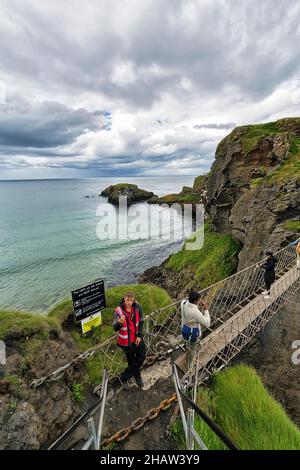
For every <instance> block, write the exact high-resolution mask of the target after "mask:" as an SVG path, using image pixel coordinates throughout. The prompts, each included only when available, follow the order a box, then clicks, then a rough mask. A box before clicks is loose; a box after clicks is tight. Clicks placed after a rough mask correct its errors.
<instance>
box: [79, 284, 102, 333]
mask: <svg viewBox="0 0 300 470" xmlns="http://www.w3.org/2000/svg"><path fill="white" fill-rule="evenodd" d="M72 301H73V309H74V316H75V322H79V321H80V322H81V326H82V333H83V334H85V333H87V332H88V331H90V330H91V329H94V328H95V327H97V326H99V325H101V323H102V318H101V310H103V309H104V308H105V307H106V300H105V290H104V281H103V279H102V280H100V281H96V282H94V283H93V284H89V285H88V286H85V287H82V288H81V289H77V290H74V291H73V292H72Z"/></svg>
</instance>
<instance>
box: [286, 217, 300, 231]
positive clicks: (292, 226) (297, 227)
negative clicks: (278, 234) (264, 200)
mask: <svg viewBox="0 0 300 470" xmlns="http://www.w3.org/2000/svg"><path fill="white" fill-rule="evenodd" d="M282 225H283V228H285V230H289V231H290V232H295V233H300V220H290V221H288V222H284V223H283V224H282Z"/></svg>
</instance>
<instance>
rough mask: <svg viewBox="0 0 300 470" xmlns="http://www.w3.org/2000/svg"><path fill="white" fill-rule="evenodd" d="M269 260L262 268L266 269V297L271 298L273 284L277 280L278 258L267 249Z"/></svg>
mask: <svg viewBox="0 0 300 470" xmlns="http://www.w3.org/2000/svg"><path fill="white" fill-rule="evenodd" d="M266 255H267V257H268V258H267V261H266V262H265V263H264V264H263V265H262V268H263V269H264V270H265V273H264V280H265V285H266V291H265V292H264V294H265V295H264V298H265V299H269V298H270V292H271V286H272V284H273V283H274V281H275V266H276V263H277V258H276V256H274V254H273V253H272V252H271V251H267V253H266Z"/></svg>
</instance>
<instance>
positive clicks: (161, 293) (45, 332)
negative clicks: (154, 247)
mask: <svg viewBox="0 0 300 470" xmlns="http://www.w3.org/2000/svg"><path fill="white" fill-rule="evenodd" d="M127 290H134V292H135V294H136V299H137V301H138V302H139V303H140V304H141V306H142V308H143V313H144V316H146V315H148V314H150V313H151V312H153V311H154V310H157V309H160V308H162V307H167V306H168V305H170V304H171V303H172V299H171V297H170V296H169V294H168V293H167V292H166V291H165V290H164V289H161V288H160V287H157V286H155V285H150V284H134V285H132V284H130V285H124V286H116V287H112V288H110V289H107V290H106V303H107V307H106V308H105V309H104V310H103V311H102V320H103V324H102V325H101V326H100V327H99V328H96V329H95V330H94V331H93V332H92V333H91V334H88V335H86V336H83V335H82V332H81V325H80V323H77V324H75V323H74V321H73V307H72V301H71V300H70V299H67V300H64V301H63V302H61V303H60V304H58V305H56V306H55V307H54V308H53V309H52V310H50V311H49V313H48V315H46V314H45V315H38V314H36V315H35V314H31V313H26V312H17V311H0V339H4V340H5V339H6V338H8V337H11V338H14V339H15V340H17V341H18V347H19V350H20V352H21V354H22V360H21V367H20V372H21V373H25V372H26V371H28V370H31V369H35V368H36V367H37V366H38V364H37V361H38V360H39V350H40V349H41V347H42V345H43V342H44V341H45V340H47V339H48V338H49V336H50V333H51V332H56V334H58V333H59V331H61V329H67V330H68V331H69V332H70V334H71V336H72V337H73V339H74V341H75V343H76V345H77V346H78V348H79V350H81V351H84V350H86V349H89V348H92V347H93V346H95V345H97V344H99V343H101V342H103V341H105V340H107V339H109V338H111V337H113V336H114V335H115V332H114V330H113V328H112V319H113V313H114V309H115V308H116V307H117V306H118V305H119V303H120V301H121V299H122V297H123V295H124V293H125V292H126V291H127ZM170 313H171V310H170V308H166V309H165V310H163V312H162V313H160V314H159V315H158V316H156V319H157V321H162V320H164V319H165V318H166V317H168V316H169V315H170ZM28 338H30V341H28V340H27V339H28ZM112 348H113V349H114V350H115V351H117V357H116V359H117V361H119V362H121V365H116V364H115V363H114V361H113V360H112V357H110V356H104V357H101V358H100V357H99V354H95V355H94V356H92V357H90V358H89V359H88V360H87V361H86V366H87V373H86V375H85V377H84V378H83V382H84V383H88V384H92V385H96V384H99V382H100V381H101V378H102V370H103V368H107V369H108V370H110V371H112V372H119V371H120V370H121V369H122V368H124V367H125V361H124V357H123V354H122V351H120V350H119V349H118V348H117V346H116V344H115V343H114V344H113V346H112ZM77 392H78V387H77V388H76V389H74V390H73V393H74V394H76V393H77ZM78 393H79V392H78Z"/></svg>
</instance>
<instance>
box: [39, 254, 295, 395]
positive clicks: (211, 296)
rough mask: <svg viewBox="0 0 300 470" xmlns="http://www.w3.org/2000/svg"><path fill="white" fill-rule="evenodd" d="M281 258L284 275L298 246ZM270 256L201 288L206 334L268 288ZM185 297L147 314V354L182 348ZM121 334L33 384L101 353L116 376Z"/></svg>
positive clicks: (104, 365)
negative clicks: (206, 317)
mask: <svg viewBox="0 0 300 470" xmlns="http://www.w3.org/2000/svg"><path fill="white" fill-rule="evenodd" d="M274 254H275V255H276V257H277V259H278V262H277V268H276V271H277V273H278V277H279V278H283V276H284V274H285V273H286V272H287V270H289V269H291V268H292V267H293V266H295V260H296V252H295V249H294V247H292V246H290V245H288V246H286V247H283V248H281V249H280V250H278V251H277V252H276V253H274ZM265 261H266V258H264V259H262V260H260V261H258V262H257V263H254V264H252V265H251V266H248V267H247V268H244V269H243V270H241V271H238V272H237V273H235V274H232V275H231V276H229V277H227V278H225V279H223V280H221V281H218V282H216V283H214V284H212V285H210V286H208V287H206V288H203V289H202V290H200V291H199V293H200V295H201V296H202V297H203V299H204V300H206V301H207V302H208V303H209V311H210V316H211V326H210V328H206V329H204V330H203V337H205V336H208V335H209V334H210V333H212V332H213V331H215V330H216V329H217V328H218V327H219V326H220V325H222V324H224V323H225V322H226V321H227V320H228V319H229V318H231V317H233V316H234V315H236V313H237V312H238V311H239V310H241V309H242V308H243V306H244V305H245V304H248V303H250V302H251V300H252V299H253V298H255V297H256V296H259V295H260V294H261V292H262V291H263V288H264V276H263V270H262V269H259V268H260V267H261V266H262V265H263V263H264V262H265ZM181 302H182V299H181V300H178V301H175V302H173V303H171V304H169V305H167V306H164V307H161V308H159V309H155V310H154V311H152V312H151V313H150V314H148V315H147V316H145V318H144V323H145V334H144V338H145V342H146V346H147V357H155V358H157V357H159V355H160V354H162V353H165V352H166V351H171V350H174V349H176V348H178V347H179V346H180V345H181V344H182V337H181V311H180V304H181ZM117 336H118V334H114V335H112V336H111V337H110V338H108V339H106V340H105V341H103V342H102V343H100V344H98V345H96V346H95V347H93V348H89V349H87V350H86V351H84V352H83V353H81V354H80V355H78V356H77V357H76V358H74V359H73V360H72V361H71V362H70V363H69V364H66V365H65V366H62V367H60V368H59V369H57V370H56V371H54V372H52V373H51V374H49V375H47V376H45V377H42V378H40V379H36V380H34V381H33V382H32V383H31V385H32V386H35V387H37V386H40V385H42V384H43V383H44V382H51V381H53V380H59V379H60V378H61V377H63V376H64V374H65V373H66V371H69V370H70V369H71V368H72V367H73V366H74V365H75V364H78V363H79V362H80V361H83V360H85V359H87V358H88V357H90V356H92V355H94V354H95V353H98V355H99V361H100V367H101V368H102V369H105V368H107V369H108V370H110V375H111V377H114V376H116V375H117V374H118V373H119V372H120V370H121V369H122V367H123V366H124V365H125V364H124V359H123V355H122V353H121V351H120V350H119V348H117V346H116V338H117Z"/></svg>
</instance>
